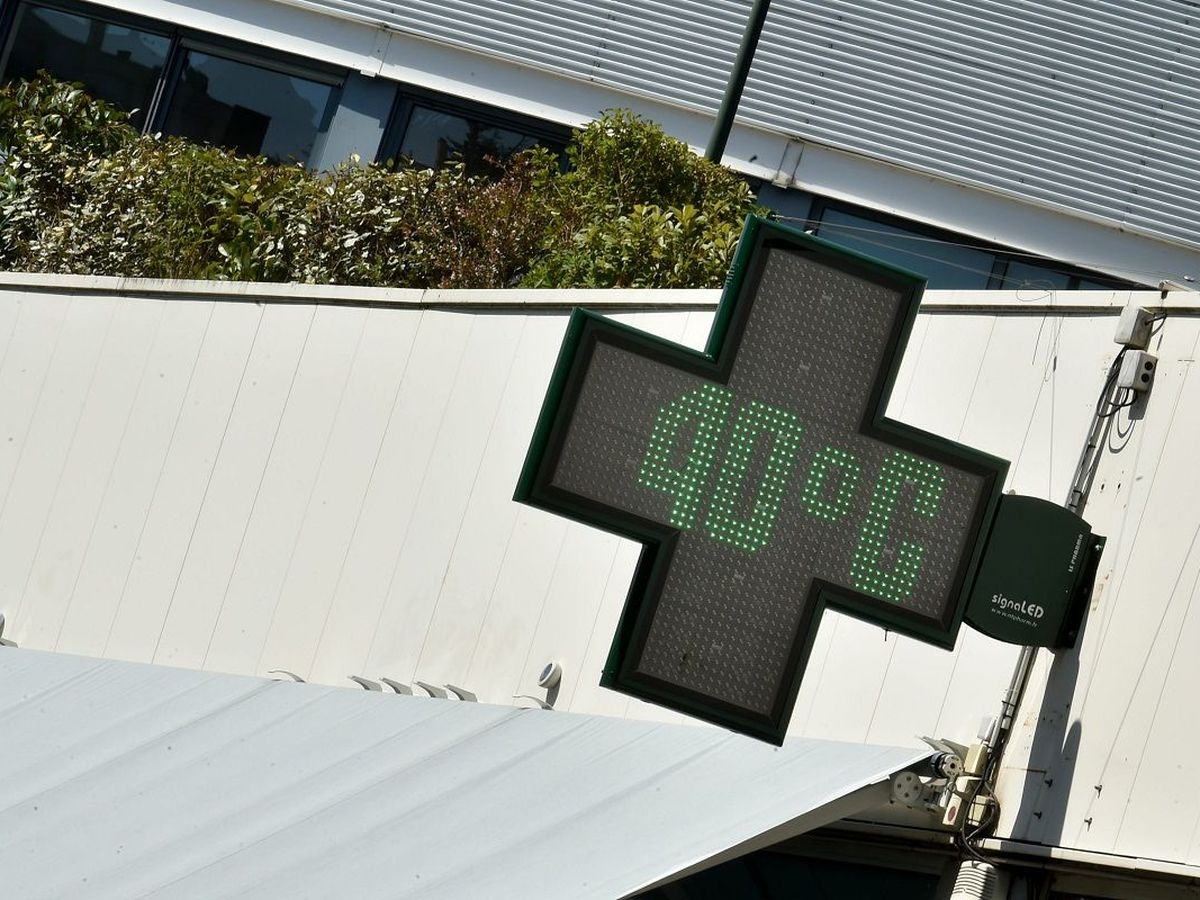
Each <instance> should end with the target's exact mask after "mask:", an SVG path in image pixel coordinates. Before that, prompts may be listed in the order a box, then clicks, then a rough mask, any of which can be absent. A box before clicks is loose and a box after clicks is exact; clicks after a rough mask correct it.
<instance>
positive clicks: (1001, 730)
mask: <svg viewBox="0 0 1200 900" xmlns="http://www.w3.org/2000/svg"><path fill="white" fill-rule="evenodd" d="M1164 317H1165V314H1164ZM1128 350H1129V348H1128V347H1122V348H1121V350H1120V352H1118V353H1117V355H1116V356H1115V357H1114V358H1113V361H1112V363H1111V365H1109V367H1108V374H1107V376H1106V377H1105V379H1104V384H1103V386H1102V387H1101V388H1100V393H1099V396H1098V397H1097V398H1096V406H1095V411H1094V414H1093V416H1092V422H1091V424H1090V425H1089V426H1088V431H1087V441H1086V443H1085V444H1084V448H1083V451H1082V453H1080V455H1079V462H1078V463H1077V464H1076V466H1075V475H1074V477H1073V478H1072V479H1071V489H1070V493H1069V494H1068V498H1067V502H1066V503H1065V504H1064V506H1065V507H1066V508H1067V509H1068V510H1070V511H1071V512H1073V513H1075V514H1076V515H1080V514H1082V512H1083V507H1084V505H1085V503H1086V502H1087V497H1088V494H1089V493H1090V491H1091V486H1092V482H1093V480H1094V479H1095V476H1096V472H1097V471H1098V469H1099V466H1100V460H1101V459H1102V458H1103V455H1104V447H1105V441H1106V437H1107V435H1108V433H1109V430H1110V429H1111V428H1112V419H1113V417H1114V416H1115V415H1116V414H1117V413H1118V412H1119V411H1120V410H1122V409H1125V408H1127V407H1129V406H1132V405H1133V404H1134V403H1135V402H1136V400H1137V397H1136V393H1135V392H1134V391H1132V390H1131V389H1129V388H1118V389H1117V390H1118V391H1120V392H1122V393H1120V394H1119V396H1120V398H1121V399H1120V400H1116V399H1115V398H1114V390H1113V387H1114V384H1115V382H1116V380H1117V376H1118V375H1119V374H1120V371H1121V364H1122V362H1123V361H1124V359H1125V354H1126V353H1127V352H1128ZM1035 652H1036V650H1035V648H1031V647H1024V648H1022V653H1021V657H1020V660H1019V661H1018V663H1017V666H1016V667H1015V668H1014V670H1013V676H1012V680H1011V683H1010V685H1009V692H1008V694H1007V695H1006V696H1005V699H1004V703H1003V706H1002V708H1001V714H1000V716H999V718H998V719H997V720H996V726H995V728H994V729H993V731H992V733H991V734H990V735H989V737H988V738H987V739H986V740H985V742H984V743H985V745H987V749H988V762H987V765H986V766H985V767H984V770H983V772H982V773H981V775H980V778H979V782H978V783H977V784H976V785H975V789H974V790H973V791H971V793H970V796H969V797H966V798H964V803H965V804H966V812H965V813H964V814H963V817H962V822H961V824H960V827H959V831H958V835H957V837H958V842H959V843H960V844H961V846H962V848H963V849H964V850H965V851H966V853H968V854H969V855H970V856H972V857H974V858H975V859H977V860H978V861H980V862H983V863H987V864H989V865H995V861H994V860H989V859H988V858H987V857H986V856H984V855H983V854H982V853H980V852H979V849H978V848H977V847H975V846H974V844H975V842H976V841H977V839H978V837H979V835H980V834H981V833H982V832H983V831H984V829H985V828H987V827H988V826H989V825H991V824H992V822H993V821H998V819H999V815H1000V801H999V800H998V799H997V797H996V791H995V781H996V778H997V777H998V776H999V770H1000V761H1001V759H1002V758H1003V754H1004V748H1005V746H1006V745H1007V743H1008V737H1009V733H1010V732H1011V730H1012V720H1013V719H1014V718H1015V715H1016V712H1017V708H1018V705H1019V704H1020V701H1021V697H1022V695H1023V694H1024V692H1025V686H1026V684H1027V683H1028V679H1029V673H1030V672H1031V671H1032V668H1033V660H1034V658H1035ZM1006 719H1007V722H1006ZM981 793H983V794H984V795H985V796H986V797H987V801H988V805H987V814H986V815H984V816H983V817H981V818H980V821H979V824H978V825H976V826H975V828H974V829H972V830H971V832H970V833H969V834H968V833H967V822H968V821H969V820H970V816H971V807H972V805H973V804H974V803H975V800H976V798H977V797H978V796H979V795H980V794H981Z"/></svg>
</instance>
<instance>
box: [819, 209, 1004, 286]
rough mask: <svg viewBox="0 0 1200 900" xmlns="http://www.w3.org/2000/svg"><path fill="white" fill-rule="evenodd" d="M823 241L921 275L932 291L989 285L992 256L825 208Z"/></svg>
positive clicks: (821, 223)
mask: <svg viewBox="0 0 1200 900" xmlns="http://www.w3.org/2000/svg"><path fill="white" fill-rule="evenodd" d="M817 234H818V235H819V236H820V237H823V238H825V239H826V240H830V241H833V242H834V243H836V244H841V245H842V246H843V247H848V248H850V249H851V250H857V251H859V252H860V253H863V254H866V255H867V256H874V257H876V258H878V259H882V260H883V261H885V262H889V263H892V264H894V265H897V266H900V267H901V268H904V269H908V270H910V271H912V272H917V273H919V274H921V275H924V276H925V277H926V278H927V279H928V281H929V287H931V288H978V289H983V288H986V287H987V286H988V282H989V281H990V280H991V277H992V267H993V265H994V264H995V261H996V257H995V254H993V253H991V252H989V251H987V250H979V249H976V248H974V247H963V246H959V245H956V244H949V243H944V242H941V241H938V240H937V239H935V238H931V237H927V236H925V235H923V234H919V233H917V232H915V231H913V230H910V229H907V228H903V227H900V226H897V225H891V224H887V223H884V222H879V221H873V220H871V219H868V218H865V217H862V216H858V215H854V214H853V213H849V212H845V211H843V210H840V209H832V208H830V207H826V208H825V210H824V212H823V214H822V215H821V220H820V222H819V224H818V227H817Z"/></svg>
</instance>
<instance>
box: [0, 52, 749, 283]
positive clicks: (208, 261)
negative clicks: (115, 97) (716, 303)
mask: <svg viewBox="0 0 1200 900" xmlns="http://www.w3.org/2000/svg"><path fill="white" fill-rule="evenodd" d="M567 160H568V165H567V166H566V167H565V168H564V167H563V166H562V165H561V164H560V161H559V160H558V159H557V158H556V157H555V156H553V155H552V154H551V153H550V152H549V151H547V150H544V149H536V150H531V151H527V152H525V153H522V154H520V155H518V156H516V157H515V158H513V159H511V160H509V161H508V162H507V163H505V164H504V165H503V166H502V167H501V168H500V170H499V174H498V175H496V176H494V177H484V176H479V175H472V174H469V173H468V172H467V171H466V169H465V168H464V166H463V165H462V164H453V165H450V166H447V167H445V168H443V169H440V170H437V171H433V170H428V169H425V170H421V169H415V168H405V167H400V168H392V167H388V166H380V165H374V164H372V165H362V164H360V163H359V162H358V161H357V160H350V161H348V162H347V163H345V164H343V165H341V166H339V167H337V168H336V169H334V170H332V171H327V172H313V171H309V170H307V169H304V168H303V167H301V166H299V165H282V164H274V163H272V162H270V161H268V160H267V159H265V158H261V157H259V158H255V157H245V156H238V155H236V154H235V153H232V152H230V151H227V150H222V149H220V148H216V147H210V146H205V145H200V144H194V143H191V142H189V141H186V140H183V139H181V138H176V137H162V136H141V135H139V134H138V133H137V131H136V130H135V129H133V128H132V127H131V126H130V125H129V122H128V115H127V114H125V113H123V112H121V111H119V110H117V109H115V108H114V107H112V106H109V105H108V104H106V103H103V102H101V101H98V100H94V99H92V98H90V97H88V96H87V95H86V94H85V93H84V92H83V90H82V88H81V87H80V86H79V85H69V84H62V83H58V82H55V81H53V80H51V79H50V78H49V77H48V76H45V75H42V76H39V77H38V78H37V79H36V80H33V81H29V82H15V83H11V84H9V85H6V86H4V87H3V88H0V164H2V173H0V268H4V269H8V270H15V271H26V272H58V273H76V274H93V275H127V276H143V277H151V278H209V279H237V280H248V281H282V282H288V281H296V282H308V283H323V284H353V285H368V286H387V287H418V288H423V287H471V288H488V287H512V286H516V285H526V286H535V287H717V286H719V285H720V284H721V282H722V279H723V277H724V274H725V272H726V270H727V269H728V267H729V264H730V261H731V260H732V257H733V252H734V249H735V247H736V244H737V239H738V236H739V234H740V233H741V228H742V223H743V221H744V219H745V217H746V215H747V214H748V213H751V212H757V211H759V210H758V209H757V208H756V206H755V202H754V197H753V194H752V193H751V191H750V189H749V188H748V186H747V185H746V183H745V181H744V180H743V179H742V178H741V177H740V176H738V175H737V174H736V173H734V172H732V171H730V170H728V169H725V168H723V167H721V166H718V165H715V164H713V163H710V162H708V161H706V160H704V159H702V158H700V157H698V156H696V155H695V154H693V153H692V152H691V151H690V150H689V149H688V148H687V146H686V145H685V144H683V143H682V142H680V141H677V140H675V139H674V138H671V137H669V136H667V135H666V134H664V133H663V131H662V130H661V129H660V128H658V127H657V126H656V125H654V124H652V123H650V122H648V121H645V120H644V119H641V118H639V117H637V116H635V115H633V114H632V113H629V112H626V111H620V110H618V111H612V112H608V113H606V114H604V115H603V116H602V117H601V118H599V119H598V120H596V121H595V122H593V123H591V124H590V125H588V126H587V127H585V128H583V129H580V130H579V131H577V132H576V133H575V135H574V137H573V139H572V141H571V143H570V145H569V146H568V148H567Z"/></svg>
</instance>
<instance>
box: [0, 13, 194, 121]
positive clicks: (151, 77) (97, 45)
mask: <svg viewBox="0 0 1200 900" xmlns="http://www.w3.org/2000/svg"><path fill="white" fill-rule="evenodd" d="M170 49H171V39H170V38H169V37H167V36H166V35H164V34H156V33H154V32H151V31H143V30H140V29H137V28H131V27H128V26H126V25H119V24H115V23H113V22H108V21H104V20H101V19H96V18H91V17H89V16H83V15H79V14H77V13H73V12H65V11H63V10H59V9H51V8H49V7H44V6H30V5H22V6H20V7H19V8H18V9H17V12H16V17H15V19H14V21H13V25H12V29H11V30H10V32H9V41H8V53H7V56H6V59H5V60H4V77H5V79H6V80H8V79H15V78H32V77H34V76H35V75H36V74H37V73H38V71H39V70H41V69H46V70H47V71H49V72H50V74H52V75H53V76H54V77H55V78H58V79H60V80H61V81H82V82H83V83H84V84H85V85H87V87H88V89H89V90H90V91H91V92H92V93H93V94H95V95H96V96H97V97H99V98H101V99H103V100H107V101H108V102H109V103H112V104H113V105H115V106H119V107H121V108H122V109H126V110H136V111H137V112H136V113H135V114H134V116H133V124H134V125H136V126H138V127H140V126H141V125H142V124H143V123H144V122H145V119H146V112H147V110H149V108H150V104H151V102H152V101H153V99H154V91H155V88H156V87H157V85H158V82H159V79H160V78H161V77H162V73H163V69H164V68H165V67H166V62H167V54H168V52H169V51H170Z"/></svg>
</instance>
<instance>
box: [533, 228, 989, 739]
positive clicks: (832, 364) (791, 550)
mask: <svg viewBox="0 0 1200 900" xmlns="http://www.w3.org/2000/svg"><path fill="white" fill-rule="evenodd" d="M922 284H923V283H922V281H921V279H920V278H919V277H917V276H914V275H910V274H908V273H904V272H902V271H900V270H896V269H892V268H890V267H888V266H886V265H883V264H881V263H874V262H872V261H869V260H866V259H864V258H862V257H859V256H857V255H855V254H852V253H849V252H846V251H842V250H839V249H837V248H834V247H833V246H832V245H829V244H826V243H824V242H822V241H819V240H817V239H814V238H811V237H809V236H807V235H803V234H799V233H796V232H793V231H791V230H789V229H785V228H782V227H780V226H777V225H774V224H772V223H766V222H761V221H759V220H751V222H750V224H749V225H748V226H747V230H746V233H745V234H744V235H743V238H742V249H741V252H740V254H739V261H738V263H737V264H736V265H735V270H734V274H733V277H732V278H731V283H730V286H729V288H728V289H727V291H726V295H725V298H724V299H723V300H722V304H721V307H720V308H719V310H718V313H717V316H716V320H715V324H714V328H713V334H712V336H711V338H710V341H709V345H708V347H707V349H706V352H704V353H696V352H693V351H689V350H686V349H684V348H681V347H678V346H675V345H671V344H669V343H667V342H664V341H660V340H658V339H655V338H652V337H650V336H648V335H646V334H644V333H642V332H638V331H635V330H633V329H629V328H626V327H624V326H621V325H618V324H616V323H613V322H611V321H609V320H607V319H604V318H603V317H600V316H597V315H594V314H590V313H584V312H577V313H576V315H575V316H574V317H573V320H572V324H571V326H570V328H569V330H568V335H567V339H566V343H565V345H564V350H563V353H562V355H561V357H560V360H559V365H558V369H557V370H556V373H555V376H554V380H553V383H552V386H551V391H550V394H549V396H548V398H547V402H546V405H545V407H544V409H543V415H542V419H541V421H540V422H539V425H538V432H537V434H536V435H535V438H534V443H533V446H532V447H531V450H530V455H529V458H528V460H527V463H526V468H525V471H524V472H523V474H522V481H521V484H520V485H519V486H518V491H517V499H519V500H523V501H524V502H529V503H532V504H534V505H537V506H540V507H542V508H546V509H550V510H553V511H556V512H559V513H562V514H565V515H568V516H571V517H572V518H575V519H578V520H580V521H584V522H588V523H589V524H593V525H596V526H599V527H602V528H605V529H607V530H610V531H614V532H617V533H619V534H623V535H625V536H628V537H632V538H634V539H636V540H639V541H641V542H642V543H643V545H644V550H643V553H642V557H641V561H640V563H639V566H638V570H637V573H636V575H635V577H634V582H633V585H632V587H631V590H630V593H629V596H628V599H627V602H626V607H625V612H624V615H623V617H622V621H621V625H620V627H619V631H618V634H617V635H616V639H615V641H614V645H613V652H612V654H611V655H610V658H609V662H608V666H607V667H606V670H605V673H604V676H603V683H605V684H606V685H608V686H610V687H614V688H616V689H618V690H621V691H624V692H626V693H629V694H631V695H634V696H638V697H641V698H644V699H648V700H651V701H653V702H656V703H660V704H663V705H666V706H669V707H671V708H673V709H678V710H680V711H683V712H687V713H690V714H692V715H696V716H699V717H701V718H705V719H708V720H710V721H714V722H718V723H720V724H723V725H726V726H728V727H731V728H734V729H736V730H739V731H743V732H746V733H749V734H753V735H756V736H758V737H761V738H764V739H767V740H773V741H780V740H782V737H783V732H784V730H785V729H786V724H787V720H788V718H789V717H790V714H791V709H792V705H793V704H794V702H795V696H796V692H797V690H798V688H799V683H800V676H801V675H802V672H803V668H804V664H805V662H806V660H807V656H808V653H809V650H810V648H811V644H812V639H813V636H814V634H815V631H816V627H817V624H818V622H819V619H820V614H821V612H822V610H823V609H825V608H826V607H828V606H833V607H836V608H840V609H843V610H846V611H848V612H851V613H852V614H854V615H857V616H860V617H862V618H866V619H868V620H871V621H876V622H879V623H881V624H883V625H885V626H887V627H889V628H892V629H894V630H897V631H901V632H904V633H907V634H911V635H914V636H916V637H919V638H922V639H925V640H929V641H932V642H934V643H939V644H942V645H944V646H952V644H953V640H954V636H955V633H956V632H957V629H958V627H959V624H960V622H961V620H962V614H963V605H964V602H965V598H966V593H967V590H968V589H969V587H970V579H971V576H972V574H973V571H974V567H975V566H976V565H977V562H978V555H979V550H980V547H981V545H982V542H983V539H984V538H985V537H986V529H987V526H988V524H989V523H990V520H991V516H992V515H993V513H994V508H995V504H996V499H997V495H998V491H999V487H1000V485H1001V483H1002V481H1003V475H1004V472H1005V468H1006V465H1007V464H1006V463H1004V462H1003V461H1002V460H998V459H995V458H993V457H989V456H987V455H985V454H982V453H979V452H977V451H974V450H971V449H970V448H966V447H963V446H961V445H958V444H955V443H953V442H950V441H946V440H944V439H942V438H939V437H936V436H934V435H931V434H928V433H925V432H921V431H919V430H917V429H914V428H911V427H908V426H905V425H903V424H901V423H898V422H894V421H890V420H888V419H886V418H884V417H883V410H884V408H885V406H886V402H887V398H888V394H889V393H890V388H891V383H892V380H893V378H894V374H895V368H896V366H897V364H898V362H899V360H900V357H901V355H902V353H903V346H904V341H905V340H906V338H907V334H908V331H909V330H910V328H911V324H912V320H913V317H914V316H915V313H916V308H917V304H918V303H919V298H920V290H921V287H922Z"/></svg>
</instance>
